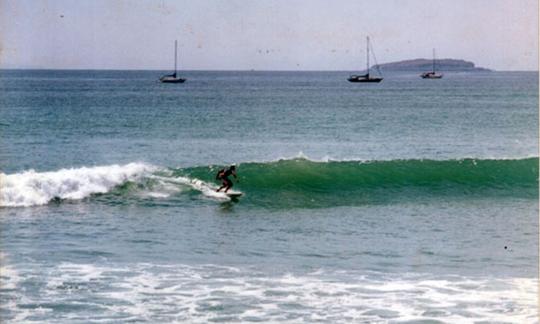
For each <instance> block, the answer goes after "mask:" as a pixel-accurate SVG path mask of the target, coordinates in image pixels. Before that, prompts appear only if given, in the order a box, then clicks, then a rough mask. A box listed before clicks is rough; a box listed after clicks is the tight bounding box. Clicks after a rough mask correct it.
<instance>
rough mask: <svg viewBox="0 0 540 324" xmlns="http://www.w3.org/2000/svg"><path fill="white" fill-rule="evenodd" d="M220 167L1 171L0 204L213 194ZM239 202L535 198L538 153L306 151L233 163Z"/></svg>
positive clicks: (321, 203)
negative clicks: (372, 155) (392, 155)
mask: <svg viewBox="0 0 540 324" xmlns="http://www.w3.org/2000/svg"><path fill="white" fill-rule="evenodd" d="M221 167H222V166H212V165H211V166H198V167H191V168H176V169H173V168H159V167H156V166H152V165H148V164H144V163H130V164H127V165H111V166H100V167H88V168H87V167H83V168H78V169H62V170H59V171H55V172H42V173H40V172H35V171H33V170H30V171H25V172H22V173H16V174H11V175H6V174H0V181H1V186H2V190H1V193H0V206H4V207H16V206H33V205H43V204H46V203H48V202H50V201H51V200H55V199H75V200H76V199H83V198H87V197H90V196H92V195H95V194H107V193H114V197H115V199H122V197H125V196H126V195H129V194H132V193H133V190H132V189H133V187H136V188H137V189H140V190H139V192H142V193H143V194H142V196H144V197H146V198H148V197H150V198H156V199H163V198H167V197H170V196H171V195H174V194H178V193H182V192H185V191H188V192H191V193H193V192H195V193H197V194H201V195H202V196H204V197H206V198H211V199H216V200H221V201H223V200H229V198H228V197H226V196H224V195H220V194H216V193H215V192H214V189H215V188H216V185H215V184H214V182H215V180H214V176H215V172H217V170H218V169H220V168H221ZM238 173H239V179H238V180H239V182H237V183H236V184H235V187H234V188H235V189H236V190H241V191H242V192H244V194H245V196H244V197H242V199H241V201H242V202H244V203H247V204H253V205H257V206H263V207H270V206H272V207H276V206H278V207H284V208H289V207H308V208H309V207H329V206H343V205H361V204H370V203H387V202H391V201H395V200H403V199H405V200H411V199H415V200H418V199H423V198H425V197H428V198H429V197H483V196H517V197H533V198H537V197H538V158H537V157H532V158H523V159H461V160H388V161H326V162H317V161H311V160H309V159H306V158H294V159H284V160H278V161H272V162H249V163H242V164H240V165H239V166H238Z"/></svg>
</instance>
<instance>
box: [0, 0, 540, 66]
mask: <svg viewBox="0 0 540 324" xmlns="http://www.w3.org/2000/svg"><path fill="white" fill-rule="evenodd" d="M366 35H370V36H371V38H372V41H373V46H374V49H375V54H376V56H377V60H378V62H379V63H385V62H391V61H396V60H402V59H412V58H420V57H423V58H431V52H432V48H436V50H437V56H438V57H439V58H460V59H465V60H470V61H473V62H475V63H476V65H477V66H482V67H487V68H492V69H496V70H538V1H537V0H371V1H368V0H364V1H362V0H335V1H330V0H327V1H319V0H261V1H253V0H251V1H249V0H244V1H240V0H237V1H225V0H222V1H220V0H192V1H173V0H154V1H127V0H126V1H120V0H117V1H114V0H109V1H103V0H92V1H90V0H88V1H86V0H82V1H72V0H50V1H45V0H32V1H30V0H0V68H69V69H73V68H75V69H170V68H171V67H172V66H173V51H174V39H178V42H179V51H180V62H179V66H180V68H181V69H188V70H199V69H203V70H246V69H256V70H357V69H362V68H363V67H364V65H365V54H364V53H365V52H364V51H365V49H364V48H365V36H366Z"/></svg>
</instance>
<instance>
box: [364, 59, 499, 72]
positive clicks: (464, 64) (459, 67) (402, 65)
mask: <svg viewBox="0 0 540 324" xmlns="http://www.w3.org/2000/svg"><path fill="white" fill-rule="evenodd" d="M373 68H375V66H373ZM379 68H380V69H382V70H383V71H409V72H424V71H431V69H432V68H433V60H430V59H422V58H421V59H414V60H405V61H398V62H390V63H384V64H379ZM435 69H436V70H437V71H442V72H445V71H448V72H449V71H452V72H491V71H492V70H490V69H486V68H482V67H476V66H475V65H474V63H473V62H470V61H465V60H456V59H440V60H436V63H435Z"/></svg>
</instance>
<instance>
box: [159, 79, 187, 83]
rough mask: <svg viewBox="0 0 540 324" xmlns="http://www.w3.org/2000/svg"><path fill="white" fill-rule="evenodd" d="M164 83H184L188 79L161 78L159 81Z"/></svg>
mask: <svg viewBox="0 0 540 324" xmlns="http://www.w3.org/2000/svg"><path fill="white" fill-rule="evenodd" d="M159 81H161V82H162V83H184V82H185V81H186V79H183V78H161V79H159Z"/></svg>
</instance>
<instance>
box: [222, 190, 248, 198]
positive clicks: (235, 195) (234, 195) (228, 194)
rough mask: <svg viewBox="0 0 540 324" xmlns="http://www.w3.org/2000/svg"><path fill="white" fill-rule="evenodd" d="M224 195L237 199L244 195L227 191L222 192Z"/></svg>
mask: <svg viewBox="0 0 540 324" xmlns="http://www.w3.org/2000/svg"><path fill="white" fill-rule="evenodd" d="M224 194H226V195H227V196H229V197H231V198H238V197H240V196H242V195H243V194H244V193H243V192H240V191H233V190H229V191H227V192H224Z"/></svg>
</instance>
